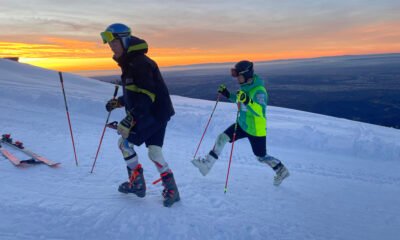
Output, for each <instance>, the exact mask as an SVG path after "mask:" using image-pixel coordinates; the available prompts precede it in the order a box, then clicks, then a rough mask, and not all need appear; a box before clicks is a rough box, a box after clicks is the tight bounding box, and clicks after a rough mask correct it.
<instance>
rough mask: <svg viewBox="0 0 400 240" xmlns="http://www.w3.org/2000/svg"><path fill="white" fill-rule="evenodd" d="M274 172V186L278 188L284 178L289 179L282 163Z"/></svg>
mask: <svg viewBox="0 0 400 240" xmlns="http://www.w3.org/2000/svg"><path fill="white" fill-rule="evenodd" d="M274 170H275V173H276V175H275V177H274V186H279V185H281V183H282V181H283V180H284V179H285V178H287V177H289V175H290V174H289V171H288V170H287V168H286V167H285V166H284V165H283V164H282V163H279V164H278V165H277V166H276V169H274Z"/></svg>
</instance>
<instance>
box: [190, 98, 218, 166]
mask: <svg viewBox="0 0 400 240" xmlns="http://www.w3.org/2000/svg"><path fill="white" fill-rule="evenodd" d="M220 96H221V94H219V93H218V96H217V101H216V102H215V106H214V109H213V110H212V112H211V116H210V118H209V119H208V122H207V125H206V128H205V129H204V132H203V136H201V139H200V142H199V145H197V149H196V152H195V153H194V156H193V159H195V158H196V155H197V152H198V151H199V148H200V145H201V142H202V141H203V138H204V135H205V134H206V131H207V128H208V125H209V124H210V122H211V118H212V117H213V115H214V112H215V109H216V108H217V104H218V102H219V97H220Z"/></svg>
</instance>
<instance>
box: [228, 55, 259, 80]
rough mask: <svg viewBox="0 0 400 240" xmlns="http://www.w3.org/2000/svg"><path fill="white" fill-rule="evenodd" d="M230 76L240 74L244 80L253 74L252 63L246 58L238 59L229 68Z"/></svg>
mask: <svg viewBox="0 0 400 240" xmlns="http://www.w3.org/2000/svg"><path fill="white" fill-rule="evenodd" d="M231 74H232V77H238V76H239V75H242V76H243V77H244V78H245V79H246V81H247V80H248V79H250V78H252V77H253V76H254V70H253V63H252V62H250V61H247V60H243V61H240V62H238V63H236V64H235V67H234V68H232V69H231Z"/></svg>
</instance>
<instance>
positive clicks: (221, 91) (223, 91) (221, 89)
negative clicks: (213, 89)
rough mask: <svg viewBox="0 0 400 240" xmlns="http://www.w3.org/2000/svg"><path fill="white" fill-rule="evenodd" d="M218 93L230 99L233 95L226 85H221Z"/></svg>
mask: <svg viewBox="0 0 400 240" xmlns="http://www.w3.org/2000/svg"><path fill="white" fill-rule="evenodd" d="M218 92H219V93H221V94H222V95H224V96H225V97H226V98H229V97H230V95H231V94H230V93H229V91H228V89H227V88H226V86H225V85H224V84H221V85H219V88H218Z"/></svg>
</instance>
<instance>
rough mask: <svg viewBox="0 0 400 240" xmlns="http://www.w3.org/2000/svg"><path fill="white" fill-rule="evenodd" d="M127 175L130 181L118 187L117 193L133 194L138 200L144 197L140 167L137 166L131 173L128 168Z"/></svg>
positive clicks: (143, 181) (144, 191)
mask: <svg viewBox="0 0 400 240" xmlns="http://www.w3.org/2000/svg"><path fill="white" fill-rule="evenodd" d="M128 173H130V174H129V176H130V177H129V179H130V181H129V182H124V183H122V184H121V185H119V188H118V191H119V192H122V193H133V194H135V195H136V196H138V197H140V198H142V197H144V196H146V182H145V180H144V176H143V168H142V165H140V164H139V165H137V167H136V168H135V169H134V170H133V171H132V170H130V169H129V168H128Z"/></svg>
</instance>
